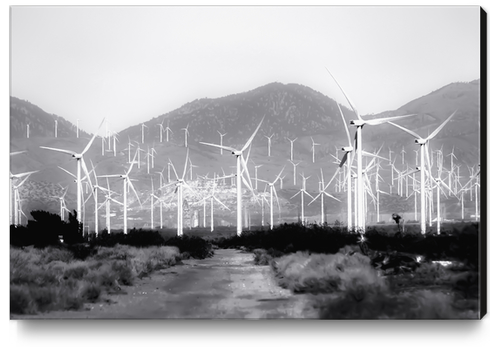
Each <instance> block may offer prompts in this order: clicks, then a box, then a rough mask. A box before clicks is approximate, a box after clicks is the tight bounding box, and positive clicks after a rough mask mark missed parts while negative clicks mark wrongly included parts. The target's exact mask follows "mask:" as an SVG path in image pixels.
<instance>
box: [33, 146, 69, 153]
mask: <svg viewBox="0 0 490 347" xmlns="http://www.w3.org/2000/svg"><path fill="white" fill-rule="evenodd" d="M39 148H43V149H49V150H50V151H55V152H61V153H66V154H70V155H77V154H76V153H75V152H73V151H69V150H66V149H60V148H52V147H44V146H39Z"/></svg>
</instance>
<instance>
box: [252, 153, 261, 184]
mask: <svg viewBox="0 0 490 347" xmlns="http://www.w3.org/2000/svg"><path fill="white" fill-rule="evenodd" d="M252 163H254V169H255V189H256V190H257V178H258V176H257V169H258V168H259V167H261V166H263V165H262V164H260V165H256V164H255V162H254V161H253V160H252Z"/></svg>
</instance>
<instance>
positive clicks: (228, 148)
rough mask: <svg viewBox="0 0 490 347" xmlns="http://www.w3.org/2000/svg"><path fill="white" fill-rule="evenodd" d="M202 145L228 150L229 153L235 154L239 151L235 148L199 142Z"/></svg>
mask: <svg viewBox="0 0 490 347" xmlns="http://www.w3.org/2000/svg"><path fill="white" fill-rule="evenodd" d="M199 143H200V144H202V145H207V146H213V147H218V148H222V149H226V150H227V151H230V152H235V151H237V149H235V148H233V147H228V146H220V145H216V144H214V143H207V142H199Z"/></svg>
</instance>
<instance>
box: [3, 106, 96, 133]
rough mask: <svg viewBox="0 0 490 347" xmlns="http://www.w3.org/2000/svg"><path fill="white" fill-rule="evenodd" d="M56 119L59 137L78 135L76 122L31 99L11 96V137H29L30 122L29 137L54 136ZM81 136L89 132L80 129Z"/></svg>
mask: <svg viewBox="0 0 490 347" xmlns="http://www.w3.org/2000/svg"><path fill="white" fill-rule="evenodd" d="M55 120H57V121H58V137H70V136H75V137H76V134H77V128H76V124H72V123H70V122H69V121H67V120H66V119H64V118H63V117H60V116H57V115H55V114H49V113H47V112H45V111H43V110H42V109H41V108H39V107H38V106H36V105H33V104H31V103H30V102H29V101H26V100H21V99H18V98H16V97H13V96H11V97H10V138H11V139H16V138H25V137H27V124H29V137H54V128H55V122H54V121H55ZM79 136H88V134H87V133H86V132H84V131H83V130H81V129H79Z"/></svg>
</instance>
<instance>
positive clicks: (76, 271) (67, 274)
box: [63, 261, 89, 280]
mask: <svg viewBox="0 0 490 347" xmlns="http://www.w3.org/2000/svg"><path fill="white" fill-rule="evenodd" d="M88 272H89V267H88V264H87V263H86V262H83V261H75V262H72V263H70V264H67V265H66V266H65V268H64V270H63V280H67V279H69V278H72V279H74V280H81V279H82V278H84V277H85V276H86V275H87V274H88Z"/></svg>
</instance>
